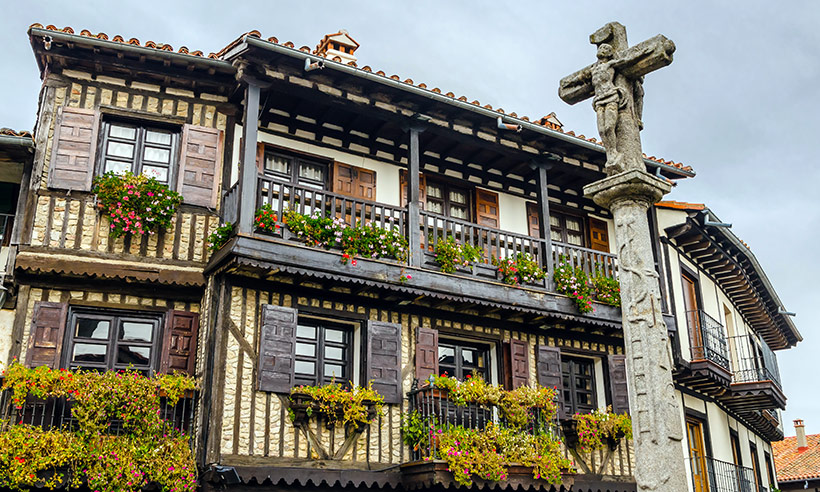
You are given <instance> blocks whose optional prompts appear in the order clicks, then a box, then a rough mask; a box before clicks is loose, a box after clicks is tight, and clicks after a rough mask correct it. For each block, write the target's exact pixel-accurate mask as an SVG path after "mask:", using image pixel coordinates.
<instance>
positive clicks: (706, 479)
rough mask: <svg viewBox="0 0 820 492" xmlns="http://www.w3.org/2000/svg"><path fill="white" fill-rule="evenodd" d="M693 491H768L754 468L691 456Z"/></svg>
mask: <svg viewBox="0 0 820 492" xmlns="http://www.w3.org/2000/svg"><path fill="white" fill-rule="evenodd" d="M689 465H690V470H691V473H692V484H693V492H767V491H766V488H765V487H763V486H762V485H761V484H758V483H756V480H755V474H754V470H753V469H751V468H747V467H745V466H739V465H735V464H734V463H729V462H726V461H720V460H716V459H714V458H710V457H701V458H690V459H689Z"/></svg>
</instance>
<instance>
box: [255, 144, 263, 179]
mask: <svg viewBox="0 0 820 492" xmlns="http://www.w3.org/2000/svg"><path fill="white" fill-rule="evenodd" d="M256 169H257V170H258V171H259V173H260V174H261V173H263V172H265V144H264V143H262V142H256Z"/></svg>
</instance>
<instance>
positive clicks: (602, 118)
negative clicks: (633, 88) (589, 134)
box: [590, 43, 629, 169]
mask: <svg viewBox="0 0 820 492" xmlns="http://www.w3.org/2000/svg"><path fill="white" fill-rule="evenodd" d="M624 63H626V60H623V59H620V60H619V59H617V58H615V50H614V49H613V48H612V46H611V45H609V44H606V43H604V44H601V45H600V46H599V47H598V61H597V62H595V63H594V64H593V65H592V69H591V70H590V75H591V77H592V87H593V88H594V90H595V96H594V97H593V98H592V107H593V108H595V113H596V114H597V115H598V133H599V134H600V135H601V141H602V142H603V144H604V148H606V163H607V166H613V167H616V168H619V169H620V168H621V161H622V160H623V157H622V155H621V153H620V152H619V151H618V138H617V135H616V134H615V129H616V127H617V126H618V112H619V111H620V110H621V109H623V108H624V107H626V106H627V104H628V103H629V100H628V96H627V94H626V91H624V90H623V88H621V87H618V86H616V85H615V69H616V68H618V66H619V65H623V64H624Z"/></svg>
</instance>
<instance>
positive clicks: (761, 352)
mask: <svg viewBox="0 0 820 492" xmlns="http://www.w3.org/2000/svg"><path fill="white" fill-rule="evenodd" d="M729 341H730V343H731V344H732V348H733V349H734V353H733V354H732V355H733V356H734V358H735V360H734V362H735V364H734V371H733V382H735V383H751V382H756V381H772V382H773V383H775V384H776V385H777V386H778V387H780V370H779V369H778V367H777V356H776V355H775V353H774V352H773V351H772V349H770V348H769V345H768V344H767V343H766V342H765V341H763V340H758V339H757V337H755V336H754V335H751V334H749V335H738V336H734V337H730V338H729Z"/></svg>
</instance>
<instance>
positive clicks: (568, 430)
mask: <svg viewBox="0 0 820 492" xmlns="http://www.w3.org/2000/svg"><path fill="white" fill-rule="evenodd" d="M561 433H562V434H563V436H564V444H565V445H566V446H567V447H568V448H573V449H577V448H578V447H579V444H580V439H579V437H578V421H576V420H575V419H572V418H570V419H565V420H561ZM625 435H626V434H625V433H624V432H623V431H620V430H619V431H617V432H616V433H615V435H608V436H602V437H603V438H602V439H601V440H602V441H603V442H604V443H605V444H606V445H607V447H609V449H611V450H612V451H615V450H616V449H618V445H620V444H621V439H623V438H624V436H625Z"/></svg>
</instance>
